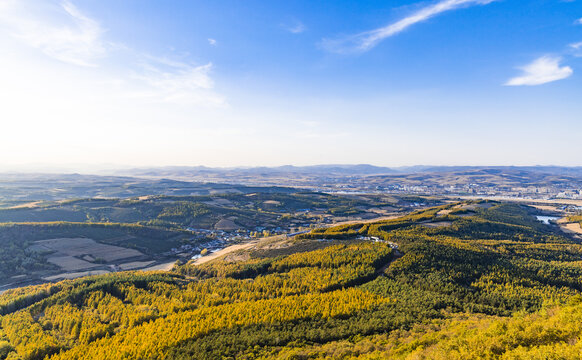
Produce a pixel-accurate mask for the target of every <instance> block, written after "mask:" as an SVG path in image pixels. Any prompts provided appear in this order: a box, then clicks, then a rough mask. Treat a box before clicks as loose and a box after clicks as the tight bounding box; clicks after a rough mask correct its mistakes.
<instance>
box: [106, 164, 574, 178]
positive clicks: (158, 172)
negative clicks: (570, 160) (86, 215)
mask: <svg viewBox="0 0 582 360" xmlns="http://www.w3.org/2000/svg"><path fill="white" fill-rule="evenodd" d="M477 170H478V171H491V172H492V173H499V172H511V173H515V172H537V173H547V174H553V175H571V176H582V166H579V167H565V166H434V165H415V166H403V167H394V168H390V167H382V166H374V165H369V164H356V165H350V164H331V165H311V166H293V165H284V166H275V167H231V168H213V167H206V166H168V167H152V168H134V169H127V170H118V171H115V174H116V175H128V176H147V177H149V176H152V177H176V176H177V177H184V176H192V175H203V174H240V175H246V176H248V175H253V174H254V175H281V174H302V175H346V176H349V175H353V176H365V175H389V174H417V173H443V172H447V173H452V172H464V171H477Z"/></svg>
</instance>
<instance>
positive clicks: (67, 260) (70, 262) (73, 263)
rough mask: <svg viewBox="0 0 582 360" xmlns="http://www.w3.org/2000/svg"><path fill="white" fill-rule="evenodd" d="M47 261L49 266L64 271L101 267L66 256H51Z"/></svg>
mask: <svg viewBox="0 0 582 360" xmlns="http://www.w3.org/2000/svg"><path fill="white" fill-rule="evenodd" d="M47 261H48V262H50V263H51V264H55V265H56V266H58V267H60V268H61V270H64V271H78V270H85V269H92V268H95V267H99V266H101V265H99V264H93V263H90V262H88V261H85V260H81V259H77V258H76V257H73V256H68V255H57V256H51V257H49V258H48V259H47Z"/></svg>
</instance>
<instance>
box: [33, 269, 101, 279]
mask: <svg viewBox="0 0 582 360" xmlns="http://www.w3.org/2000/svg"><path fill="white" fill-rule="evenodd" d="M103 274H109V271H107V270H92V271H81V272H74V273H64V274H58V275H53V276H46V277H43V278H42V279H43V280H46V281H56V280H65V279H76V278H80V277H83V276H91V275H103Z"/></svg>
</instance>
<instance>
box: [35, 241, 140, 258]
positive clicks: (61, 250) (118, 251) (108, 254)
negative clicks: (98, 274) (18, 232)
mask: <svg viewBox="0 0 582 360" xmlns="http://www.w3.org/2000/svg"><path fill="white" fill-rule="evenodd" d="M31 248H32V249H33V250H37V251H43V250H44V251H53V252H55V253H56V254H54V256H55V257H57V256H58V257H61V256H64V255H68V256H74V257H76V256H84V255H91V256H92V257H93V258H95V259H103V260H104V261H106V262H113V261H117V260H122V259H128V258H133V257H141V256H144V255H143V254H142V253H141V252H139V251H137V250H134V249H126V248H122V247H119V246H113V245H107V244H101V243H98V242H96V241H95V240H92V239H87V238H60V239H49V240H39V241H36V242H35V243H34V245H33V246H32V247H31Z"/></svg>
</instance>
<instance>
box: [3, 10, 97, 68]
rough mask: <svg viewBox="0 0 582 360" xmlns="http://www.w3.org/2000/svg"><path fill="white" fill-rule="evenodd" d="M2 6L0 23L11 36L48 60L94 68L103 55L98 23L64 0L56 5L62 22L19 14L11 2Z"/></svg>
mask: <svg viewBox="0 0 582 360" xmlns="http://www.w3.org/2000/svg"><path fill="white" fill-rule="evenodd" d="M6 4H8V5H6ZM4 6H5V7H6V8H4V9H3V13H4V15H3V16H0V22H2V23H3V24H4V25H6V26H7V27H8V28H9V29H10V32H11V34H12V36H13V37H14V38H17V39H20V40H22V41H24V42H25V43H26V44H28V45H29V46H32V47H34V48H36V49H39V50H40V51H42V52H43V53H44V54H45V55H47V56H49V57H52V58H54V59H56V60H59V61H62V62H66V63H70V64H74V65H79V66H96V60H97V59H99V58H101V57H103V56H104V55H105V53H106V46H105V44H104V42H103V40H102V34H103V33H104V30H103V29H102V28H101V26H100V24H99V23H98V22H97V21H95V20H93V19H91V18H89V17H87V16H86V15H85V14H83V13H82V12H81V11H79V9H78V8H77V7H76V6H75V5H73V4H72V3H71V2H70V1H68V0H65V1H62V2H61V3H60V6H59V11H58V12H57V13H58V15H65V21H63V22H60V21H59V22H57V21H51V20H47V19H41V18H38V17H34V16H32V15H29V16H27V15H23V14H22V12H20V11H19V10H20V9H19V8H18V7H17V6H15V5H14V2H8V3H5V4H4ZM24 14H26V11H24Z"/></svg>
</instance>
